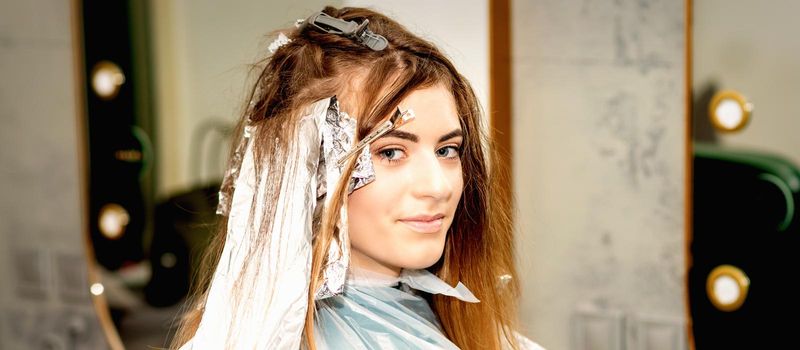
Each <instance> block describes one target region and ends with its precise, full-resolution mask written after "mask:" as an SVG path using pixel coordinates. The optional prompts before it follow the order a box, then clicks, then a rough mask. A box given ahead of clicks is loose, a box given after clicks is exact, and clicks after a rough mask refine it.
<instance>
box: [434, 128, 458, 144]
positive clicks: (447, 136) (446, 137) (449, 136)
mask: <svg viewBox="0 0 800 350" xmlns="http://www.w3.org/2000/svg"><path fill="white" fill-rule="evenodd" d="M459 136H462V137H463V136H464V132H463V131H461V129H455V130H453V131H451V132H448V133H446V134H444V136H442V137H440V138H439V142H440V143H441V142H445V141H447V140H449V139H452V138H454V137H459Z"/></svg>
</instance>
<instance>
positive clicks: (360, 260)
mask: <svg viewBox="0 0 800 350" xmlns="http://www.w3.org/2000/svg"><path fill="white" fill-rule="evenodd" d="M350 266H351V267H352V268H354V269H356V270H362V271H369V272H372V273H377V274H381V275H387V276H391V277H395V278H396V277H400V272H401V271H402V270H403V268H401V267H397V266H391V265H387V264H383V263H381V262H379V261H376V260H375V259H372V258H370V257H369V256H367V255H364V254H363V253H361V252H360V251H358V250H356V249H353V250H351V253H350Z"/></svg>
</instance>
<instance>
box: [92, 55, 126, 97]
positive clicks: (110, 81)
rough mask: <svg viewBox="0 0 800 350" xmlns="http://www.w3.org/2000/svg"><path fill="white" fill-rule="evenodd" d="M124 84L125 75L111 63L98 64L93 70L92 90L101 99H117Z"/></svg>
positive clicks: (102, 62)
mask: <svg viewBox="0 0 800 350" xmlns="http://www.w3.org/2000/svg"><path fill="white" fill-rule="evenodd" d="M124 83H125V74H124V73H122V69H120V68H119V66H118V65H116V64H114V63H113V62H111V61H100V62H97V64H95V65H94V68H92V90H94V93H95V94H97V96H98V97H100V98H101V99H104V100H111V99H113V98H114V97H116V96H117V94H118V93H119V89H120V88H121V87H122V84H124Z"/></svg>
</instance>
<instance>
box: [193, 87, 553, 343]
mask: <svg viewBox="0 0 800 350" xmlns="http://www.w3.org/2000/svg"><path fill="white" fill-rule="evenodd" d="M304 114H305V115H304V116H303V117H302V118H301V119H300V121H299V123H298V126H297V134H296V136H297V140H296V142H290V143H289V144H290V147H289V148H290V149H289V150H288V152H289V153H288V154H287V158H286V159H287V162H288V164H287V165H286V167H285V172H284V179H286V180H285V181H283V182H282V183H281V187H280V193H279V194H278V196H277V203H276V212H275V217H274V220H272V221H271V225H272V227H271V237H269V239H268V240H267V245H268V246H266V247H264V249H265V250H264V254H262V255H261V258H260V261H258V262H253V261H250V262H248V263H251V264H252V263H258V269H249V270H244V269H243V265H244V264H245V258H246V257H247V255H248V251H249V250H251V249H253V245H252V237H254V234H255V233H259V232H260V230H259V228H260V227H259V226H260V223H261V222H262V217H263V212H264V209H263V208H264V200H265V198H266V197H267V196H265V195H263V193H255V192H256V187H257V186H256V181H259V186H260V188H261V189H263V188H264V186H265V184H266V179H267V178H268V176H267V174H268V173H269V169H267V167H266V166H264V167H263V169H261V171H262V172H261V174H256V171H255V167H254V160H253V149H252V147H253V142H248V143H247V144H246V145H245V147H246V151H245V152H244V154H243V155H241V166H240V168H239V170H238V171H237V172H236V182H235V190H234V192H233V197H232V198H230V210H229V211H228V213H229V214H228V226H227V237H226V241H225V246H224V248H223V250H222V253H221V255H220V261H219V263H218V264H217V267H216V270H215V271H214V275H213V277H212V280H211V285H210V286H209V291H208V294H207V299H206V302H205V306H204V309H203V314H202V318H201V321H200V324H199V326H198V328H197V331H196V333H195V335H194V336H193V338H192V339H191V340H189V341H188V342H187V343H186V344H184V345H183V346H182V347H181V348H180V349H181V350H184V349H186V350H188V349H192V350H195V349H196V350H200V349H203V350H205V349H292V350H294V349H300V347H301V343H302V339H303V328H304V326H305V317H306V311H307V308H308V303H307V297H308V288H309V281H310V271H311V240H312V220H313V218H314V213H315V211H317V210H318V209H319V208H318V207H319V206H322V205H324V204H323V201H324V200H320V201H318V200H317V198H318V197H320V194H321V193H324V191H325V188H335V187H334V186H335V185H334V184H336V183H337V181H338V180H339V178H338V176H337V175H338V172H337V171H336V169H332V167H331V164H332V163H335V162H333V161H328V162H325V160H326V159H325V158H328V157H330V156H331V149H332V147H333V146H336V147H339V148H341V147H342V146H344V147H346V148H349V147H351V146H352V142H353V140H352V139H351V140H345V141H346V142H342V137H343V136H341V135H339V136H336V138H334V139H331V137H330V135H331V125H330V122H331V117H332V116H337V115H336V114H338V103H337V101H336V99H335V97H331V98H326V99H323V100H320V101H318V102H315V103H314V104H312V105H311V106H310V107H309V108H308V109H307V110H306V112H305V113H304ZM340 116H341V117H344V118H345V119H347V120H349V121H350V122H351V124H352V122H353V120H351V119H350V118H349V117H347V116H346V114H344V113H341V115H340ZM345 119H342V120H345ZM350 129H354V127H353V125H350ZM335 131H336V130H334V135H335ZM339 131H341V130H339ZM246 133H247V131H246ZM353 133H354V130H350V137H351V138H352V135H353ZM342 143H349V145H348V144H345V145H342ZM323 155H324V156H323ZM369 156H370V155H369V151H368V148H365V149H364V152H362V154H361V156H360V158H359V160H361V159H362V158H367V159H368V158H369ZM321 157H322V159H321ZM329 159H330V158H329ZM324 163H327V164H324ZM369 165H370V166H371V163H370V164H369ZM323 167H324V168H325V169H323V170H322V171H320V169H321V168H323ZM357 168H358V167H357ZM368 170H369V169H368ZM358 172H359V171H356V173H358ZM366 172H367V173H369V171H366ZM367 175H372V174H367ZM350 180H351V181H354V182H356V188H357V186H358V184H357V182H358V180H352V179H350ZM361 180H364V179H361ZM370 180H371V179H367V181H362V183H361V184H360V185H362V186H363V185H364V184H365V183H366V182H368V181H370ZM352 187H353V186H351V188H352ZM326 197H327V196H326ZM253 207H254V208H253ZM251 209H252V211H251ZM251 212H252V217H251V215H250V214H251ZM346 219H347V218H346V207H343V208H342V211H341V215H340V222H339V225H340V227H339V228H340V237H342V235H341V234H342V233H344V235H343V238H342V242H334V243H335V244H332V246H334V245H339V246H340V248H341V250H339V249H332V250H331V252H337V253H336V254H338V252H339V251H342V252H343V254H342V256H332V255H331V254H332V253H329V256H328V260H329V264H328V265H326V267H325V271H324V273H325V278H324V281H323V286H322V288H321V290H320V291H317V292H316V293H315V294H316V296H317V305H316V306H317V307H318V311H317V312H318V317H317V322H316V328H315V331H316V332H317V337H316V341H317V345H318V346H319V347H320V348H322V349H326V348H331V349H338V348H341V346H342V345H343V344H347V348H354V349H372V348H376V347H377V348H381V349H383V348H386V349H394V348H397V349H407V348H414V347H416V345H419V347H420V348H424V349H429V348H442V349H456V347H455V345H453V344H452V343H451V342H449V340H447V339H446V337H445V336H444V335H442V333H441V329H440V326H439V324H438V323H437V321H436V319H435V316H434V314H433V312H432V311H431V310H430V307H429V306H428V304H427V302H426V301H425V300H424V299H422V298H421V297H419V296H418V295H417V294H416V292H413V290H418V291H423V292H427V293H441V294H445V295H450V296H452V297H457V298H459V299H461V300H464V301H468V302H477V299H475V297H474V296H473V295H472V293H471V292H469V290H468V289H467V288H466V287H464V286H463V285H462V284H460V283H459V284H458V285H457V286H456V287H451V286H449V285H448V284H446V283H445V282H444V281H442V280H440V279H439V278H438V277H436V276H435V275H433V274H431V273H429V272H427V271H425V270H404V271H403V273H402V274H401V276H400V277H399V278H398V279H397V280H396V281H395V280H389V281H388V282H389V283H386V282H387V280H386V279H380V278H378V279H375V278H374V276H366V277H364V276H361V277H360V278H359V277H358V276H359V275H358V274H355V275H352V274H351V275H350V277H351V278H350V280H349V282H347V283H346V282H345V281H346V280H347V279H346V278H345V276H346V275H345V273H347V267H348V266H349V252H348V250H347V248H348V247H347V246H348V245H349V240H348V238H347V228H346V226H344V227H343V224H342V223H344V225H346V223H347V220H346ZM334 248H336V247H334ZM334 255H335V254H334ZM254 270H257V272H255V271H254ZM242 271H246V273H245V275H244V276H241V280H240V281H244V283H243V286H244V288H242V289H247V290H249V292H250V296H251V297H249V298H248V299H247V300H242V301H240V302H242V303H245V304H246V305H245V306H244V307H236V306H237V305H235V301H236V298H234V295H233V291H234V284H235V283H236V282H237V278H238V277H240V276H239V275H240V274H241V273H242ZM247 271H249V272H247ZM353 276H356V277H353ZM376 281H382V282H380V283H376ZM365 322H366V323H369V326H365V324H364V323H365ZM411 335H413V337H412V338H410V339H413V340H408V339H406V338H407V337H411ZM414 337H415V338H414ZM403 339H406V340H403ZM520 339H521V341H522V340H525V339H524V338H520ZM409 342H410V343H409ZM528 342H529V341H528ZM409 344H413V345H409ZM531 344H533V343H531ZM533 345H535V344H533ZM523 348H526V349H538V346H537V347H527V346H526V347H523Z"/></svg>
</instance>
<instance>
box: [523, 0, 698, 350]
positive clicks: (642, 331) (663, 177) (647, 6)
mask: <svg viewBox="0 0 800 350" xmlns="http://www.w3.org/2000/svg"><path fill="white" fill-rule="evenodd" d="M512 13H513V33H514V39H513V40H514V41H513V47H514V53H513V62H514V66H513V70H514V86H513V91H514V96H513V98H514V106H513V108H514V118H513V128H514V135H515V139H514V141H513V154H514V192H515V195H516V198H517V204H518V206H517V207H518V214H517V219H516V221H515V222H516V224H517V228H518V230H519V242H518V248H519V256H520V271H523V272H525V273H526V274H524V275H523V276H522V282H523V303H522V321H523V324H524V325H526V326H527V327H528V330H529V331H530V333H529V335H531V336H532V337H533V338H534V339H536V340H537V341H538V342H540V344H542V345H543V346H545V347H547V348H550V349H590V348H591V349H623V348H624V349H643V348H645V347H643V344H646V343H648V342H650V344H656V345H657V346H658V347H656V348H657V349H681V348H682V346H685V344H686V339H685V329H684V328H683V327H684V323H685V314H686V309H685V305H684V298H685V294H684V293H685V291H684V269H685V266H684V251H685V245H684V206H685V203H684V184H685V182H684V171H685V158H684V152H685V145H686V143H685V142H686V140H685V136H684V134H685V132H686V123H685V118H686V116H685V113H684V105H685V104H684V93H685V89H684V84H685V81H684V80H685V79H684V69H685V62H684V55H685V45H684V29H685V28H684V25H685V23H684V6H683V2H682V1H670V0H657V1H647V2H639V1H630V0H620V1H614V2H611V1H608V2H605V1H603V2H579V1H544V0H540V1H515V2H513V9H512ZM648 349H652V347H648Z"/></svg>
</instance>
